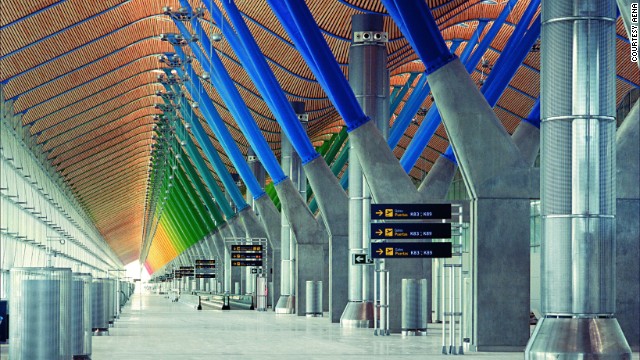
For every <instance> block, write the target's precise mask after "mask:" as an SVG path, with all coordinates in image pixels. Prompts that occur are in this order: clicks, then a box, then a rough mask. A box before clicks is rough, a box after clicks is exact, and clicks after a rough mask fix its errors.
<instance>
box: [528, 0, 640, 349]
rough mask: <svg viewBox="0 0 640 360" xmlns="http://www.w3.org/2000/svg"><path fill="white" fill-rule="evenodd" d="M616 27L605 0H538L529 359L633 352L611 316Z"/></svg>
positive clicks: (611, 3) (611, 5) (610, 1)
mask: <svg viewBox="0 0 640 360" xmlns="http://www.w3.org/2000/svg"><path fill="white" fill-rule="evenodd" d="M615 26H616V5H615V2H614V1H613V0H584V1H580V2H576V1H573V0H561V1H558V0H553V1H551V0H544V1H543V2H542V42H541V44H542V48H541V66H542V67H541V96H542V98H541V99H542V102H541V106H542V107H541V117H542V119H543V121H542V126H541V131H542V146H541V159H540V160H541V177H540V195H541V198H540V208H541V210H540V213H541V218H542V219H541V220H542V234H541V235H542V244H541V245H542V246H541V256H542V258H541V267H542V270H541V272H540V273H541V290H542V291H541V308H542V309H541V310H542V312H543V314H544V317H543V318H542V319H541V320H540V321H539V322H538V325H537V326H536V329H535V331H534V333H533V335H532V337H531V339H530V341H529V344H528V345H527V349H526V354H525V356H526V358H528V359H548V358H560V359H585V358H589V359H630V358H631V349H630V348H629V345H628V344H627V341H626V340H625V338H624V334H623V333H622V330H621V329H620V326H619V325H618V321H617V320H616V318H615V317H614V313H615V303H616V300H615V295H616V294H615V285H616V284H615V279H616V275H615V274H616V268H615V265H616V263H615V255H616V250H615V249H616V248H615V246H616V245H615V240H616V228H615V227H616V223H615V221H616V219H615V212H616V209H615V199H616V190H615V186H616V178H615V176H616V174H615V169H616V158H615V156H614V154H615V145H616V144H615V131H616V119H615V115H616V99H615V79H616V73H615V68H616V67H615V60H616V57H615V56H616V55H615V50H616V48H615V46H616V45H615V44H616V41H615V31H616V30H615ZM636 150H637V149H636ZM636 152H637V151H636ZM620 270H623V269H620ZM625 270H626V269H625ZM623 271H624V270H623Z"/></svg>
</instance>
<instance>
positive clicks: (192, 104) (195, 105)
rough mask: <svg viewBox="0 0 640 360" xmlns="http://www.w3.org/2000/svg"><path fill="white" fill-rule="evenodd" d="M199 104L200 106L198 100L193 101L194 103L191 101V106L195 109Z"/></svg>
mask: <svg viewBox="0 0 640 360" xmlns="http://www.w3.org/2000/svg"><path fill="white" fill-rule="evenodd" d="M199 106H200V105H198V103H197V102H193V103H191V107H192V108H194V109H197V108H198V107H199Z"/></svg>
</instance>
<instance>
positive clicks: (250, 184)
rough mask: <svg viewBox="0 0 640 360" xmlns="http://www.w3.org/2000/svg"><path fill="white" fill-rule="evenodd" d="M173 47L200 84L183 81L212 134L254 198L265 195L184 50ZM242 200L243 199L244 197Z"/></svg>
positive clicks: (188, 71)
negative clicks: (197, 104)
mask: <svg viewBox="0 0 640 360" xmlns="http://www.w3.org/2000/svg"><path fill="white" fill-rule="evenodd" d="M174 48H175V51H176V53H177V54H178V55H179V56H180V58H182V59H183V63H184V68H185V70H186V73H187V75H188V76H189V77H190V78H191V80H192V81H193V82H194V83H195V82H196V81H198V84H199V85H200V86H195V84H192V83H189V82H187V83H185V86H186V87H187V89H188V90H189V92H190V93H191V94H193V95H194V99H198V100H199V102H198V103H199V104H200V105H202V107H201V109H202V111H203V113H204V115H205V119H206V120H207V123H208V124H209V126H210V127H211V130H212V131H213V132H214V134H215V135H216V138H217V139H218V141H219V142H220V144H221V145H222V147H223V148H224V150H225V151H226V152H227V155H229V159H230V160H231V162H232V163H233V166H234V167H235V168H236V170H238V174H239V175H240V177H241V178H242V180H243V181H244V183H245V184H246V185H247V188H248V189H249V191H251V193H252V194H253V196H254V199H258V198H260V197H262V196H264V195H265V192H264V190H262V188H261V187H260V184H258V181H257V180H256V178H255V176H254V175H253V173H252V172H251V169H250V168H249V165H248V164H247V162H246V161H245V159H244V156H242V153H241V152H240V149H238V145H237V144H236V142H235V140H234V139H233V136H231V133H230V132H229V129H227V127H226V126H225V124H224V121H223V120H222V118H221V117H220V114H218V111H217V110H216V109H215V107H214V106H213V103H212V101H211V98H209V94H207V92H206V91H204V88H203V86H202V84H201V83H200V82H199V81H200V80H199V78H198V76H197V75H196V73H195V71H194V70H193V68H192V67H191V65H190V64H188V63H186V61H185V59H186V57H185V55H184V52H183V51H182V49H180V48H179V47H178V46H174ZM176 71H178V74H179V75H181V76H183V75H184V74H183V72H182V70H181V69H176ZM196 79H198V80H196ZM225 186H226V184H225ZM238 192H239V191H238ZM231 195H234V194H233V193H231ZM240 198H242V194H240ZM233 200H234V203H236V204H237V202H236V199H233ZM242 201H244V199H243V200H242ZM240 210H241V209H239V210H238V211H240Z"/></svg>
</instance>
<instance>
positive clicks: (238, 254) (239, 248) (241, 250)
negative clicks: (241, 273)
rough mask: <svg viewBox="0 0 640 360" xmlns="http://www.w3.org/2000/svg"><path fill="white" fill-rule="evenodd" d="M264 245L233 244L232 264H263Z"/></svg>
mask: <svg viewBox="0 0 640 360" xmlns="http://www.w3.org/2000/svg"><path fill="white" fill-rule="evenodd" d="M262 251H263V247H262V245H231V266H262V258H263V254H262Z"/></svg>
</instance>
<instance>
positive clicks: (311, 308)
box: [305, 281, 322, 317]
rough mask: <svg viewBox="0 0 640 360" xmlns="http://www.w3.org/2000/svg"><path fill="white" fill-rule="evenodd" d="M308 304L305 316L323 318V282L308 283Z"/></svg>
mask: <svg viewBox="0 0 640 360" xmlns="http://www.w3.org/2000/svg"><path fill="white" fill-rule="evenodd" d="M305 286H306V295H307V303H306V304H305V315H306V316H307V317H316V316H322V281H307V282H306V285H305Z"/></svg>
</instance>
